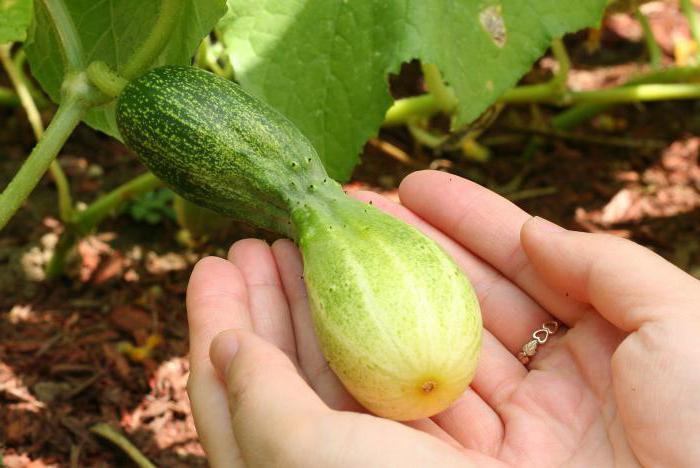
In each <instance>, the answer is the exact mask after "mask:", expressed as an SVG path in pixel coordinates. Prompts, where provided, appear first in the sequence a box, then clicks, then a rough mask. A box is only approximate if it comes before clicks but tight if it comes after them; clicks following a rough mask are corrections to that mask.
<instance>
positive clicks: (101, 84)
mask: <svg viewBox="0 0 700 468" xmlns="http://www.w3.org/2000/svg"><path fill="white" fill-rule="evenodd" d="M87 76H88V78H90V82H91V83H92V84H93V85H95V87H96V88H97V89H99V90H100V91H101V92H102V93H103V94H105V95H106V96H109V97H110V98H116V97H118V96H119V95H120V94H121V92H122V90H123V89H124V87H125V86H126V85H127V84H128V83H129V82H128V81H127V80H125V79H124V78H122V77H121V76H119V75H117V74H116V73H114V71H112V69H111V68H109V65H107V64H106V63H104V62H102V61H98V62H92V63H91V64H90V65H89V66H88V68H87Z"/></svg>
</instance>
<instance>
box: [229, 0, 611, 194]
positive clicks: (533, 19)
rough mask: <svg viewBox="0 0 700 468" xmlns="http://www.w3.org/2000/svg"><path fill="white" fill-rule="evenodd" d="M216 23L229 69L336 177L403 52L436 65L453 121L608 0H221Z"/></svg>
mask: <svg viewBox="0 0 700 468" xmlns="http://www.w3.org/2000/svg"><path fill="white" fill-rule="evenodd" d="M228 3H229V10H230V13H229V14H228V15H227V16H226V17H225V18H224V19H223V20H222V21H221V22H220V24H219V28H218V29H219V31H220V35H221V37H222V40H223V41H224V43H225V45H226V46H227V48H228V49H229V52H230V56H231V61H232V63H233V65H234V69H235V71H236V78H237V79H238V80H239V81H240V82H241V83H242V85H243V86H244V87H246V88H247V89H248V90H250V91H251V92H252V93H253V94H255V95H257V96H258V97H260V98H262V99H264V100H265V101H267V102H268V103H269V104H271V105H272V106H273V107H275V108H277V109H278V110H279V111H281V112H282V113H283V114H285V115H286V116H287V117H288V118H289V119H291V120H292V121H293V122H294V123H295V124H296V125H297V126H298V127H299V128H300V129H301V131H302V132H303V133H304V134H305V135H306V136H307V137H308V138H309V139H310V140H311V142H312V143H313V145H314V146H315V148H316V149H317V150H318V152H319V155H320V156H321V158H322V159H323V161H324V163H325V165H326V168H327V170H328V171H329V173H330V174H331V176H333V177H335V178H336V179H341V180H344V179H347V178H348V177H349V176H350V174H351V172H352V169H353V167H354V166H355V164H356V163H357V160H358V158H357V155H358V153H359V152H360V150H361V147H362V145H363V144H364V143H365V141H367V139H368V138H369V137H371V136H372V135H374V134H376V132H377V129H378V128H379V126H380V125H381V123H382V121H383V118H384V114H385V112H386V110H387V108H388V107H389V105H390V103H391V102H392V101H391V97H390V95H389V92H388V89H387V75H388V74H389V73H392V72H396V71H397V70H398V68H399V66H400V64H401V63H402V62H404V61H407V60H410V59H413V58H420V59H421V60H422V61H423V62H424V63H432V64H435V65H436V66H437V67H438V68H439V69H440V70H441V71H442V73H443V76H444V77H445V79H446V80H447V81H448V82H449V83H450V85H451V86H452V88H453V89H454V92H455V94H456V96H457V98H458V99H459V106H458V117H457V124H463V123H467V122H469V121H471V120H473V119H475V118H476V117H478V116H479V115H480V114H481V113H482V112H483V111H484V110H485V109H486V108H488V106H489V105H491V104H492V103H493V102H494V101H495V100H496V99H497V98H498V97H499V96H500V95H501V94H502V93H503V92H504V91H506V90H507V89H509V88H511V87H512V86H513V85H515V84H516V83H517V81H518V79H519V78H520V77H521V76H522V75H523V74H524V73H525V72H527V71H528V70H529V69H530V67H531V66H532V63H533V62H534V61H535V60H537V59H538V58H539V57H540V56H541V55H542V54H543V53H544V52H545V50H546V49H547V47H548V46H549V44H550V42H551V40H552V39H554V38H557V37H560V36H562V35H563V34H564V33H566V32H568V31H574V30H578V29H580V28H583V27H585V26H591V25H595V24H597V22H598V21H599V20H600V17H601V15H602V12H603V9H604V8H605V5H606V3H607V0H575V1H574V0H501V1H498V0H430V1H425V0H387V1H383V2H374V1H347V0H308V1H304V2H300V1H298V0H258V1H255V2H251V1H248V0H229V1H228Z"/></svg>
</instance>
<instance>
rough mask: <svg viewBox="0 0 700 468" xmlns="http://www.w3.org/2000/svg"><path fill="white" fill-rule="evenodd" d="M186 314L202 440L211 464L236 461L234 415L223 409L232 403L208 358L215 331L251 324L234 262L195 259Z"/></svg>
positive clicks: (194, 399)
mask: <svg viewBox="0 0 700 468" xmlns="http://www.w3.org/2000/svg"><path fill="white" fill-rule="evenodd" d="M187 317H188V322H189V330H190V376H189V379H188V382H187V392H188V394H189V396H190V401H191V406H192V415H193V417H194V420H195V424H196V426H197V434H198V435H199V440H200V442H201V444H202V446H203V447H204V450H205V452H206V453H207V456H208V458H209V461H210V463H211V465H212V466H215V467H219V466H237V464H236V463H235V461H236V458H237V457H238V454H239V451H238V447H237V445H236V441H235V438H234V436H233V431H232V429H231V421H230V419H229V417H228V415H227V414H226V413H225V412H222V411H221V409H222V408H226V407H227V404H228V402H227V396H226V391H225V388H224V386H223V385H222V383H221V380H220V379H219V378H218V377H217V376H216V373H215V372H214V368H213V367H212V365H211V362H210V361H209V346H210V345H211V342H212V340H213V339H214V337H215V336H216V335H218V334H219V333H221V332H222V331H223V330H227V329H229V328H234V327H235V328H248V329H249V328H250V317H249V316H248V298H247V292H246V288H245V281H244V280H243V277H242V275H241V273H240V272H239V271H238V269H237V268H236V267H235V266H234V265H232V264H231V263H230V262H228V261H226V260H224V259H222V258H216V257H207V258H204V259H202V260H200V261H199V262H198V263H197V264H196V265H195V267H194V269H193V271H192V275H191V277H190V282H189V284H188V287H187ZM238 466H241V465H240V464H238Z"/></svg>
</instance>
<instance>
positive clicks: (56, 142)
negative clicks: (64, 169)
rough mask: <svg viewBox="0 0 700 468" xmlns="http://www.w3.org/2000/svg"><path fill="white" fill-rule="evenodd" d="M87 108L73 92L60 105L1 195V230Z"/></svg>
mask: <svg viewBox="0 0 700 468" xmlns="http://www.w3.org/2000/svg"><path fill="white" fill-rule="evenodd" d="M88 107H89V103H88V102H87V101H85V100H84V99H82V97H76V96H73V95H68V96H66V98H65V99H64V100H63V102H61V105H60V106H58V110H57V111H56V115H54V117H53V119H52V120H51V123H50V124H49V126H48V128H47V129H46V132H45V133H44V136H43V137H42V138H41V140H39V142H38V143H37V144H36V146H35V147H34V149H33V150H32V152H31V153H30V154H29V157H28V158H27V160H26V161H25V162H24V164H22V167H21V168H20V169H19V171H17V174H15V176H14V178H13V179H12V180H11V181H10V183H9V184H8V185H7V187H6V188H5V190H4V191H3V192H2V193H1V194H0V230H1V229H2V228H3V227H5V225H6V224H7V222H8V221H9V220H10V218H11V217H12V215H13V214H14V213H15V212H16V211H17V210H18V209H19V207H20V206H21V205H22V202H23V201H24V200H25V199H26V198H27V197H28V196H29V194H30V193H31V192H32V190H34V187H36V184H37V183H39V180H41V177H42V176H43V175H44V173H45V172H46V170H47V169H48V168H49V166H50V165H51V162H52V161H53V160H54V159H55V157H56V155H57V154H58V152H59V151H60V150H61V148H62V147H63V144H64V143H65V142H66V140H67V139H68V137H69V136H70V134H71V133H72V132H73V130H74V129H75V127H76V126H77V125H78V123H80V120H81V119H82V118H83V115H85V112H86V111H87V109H88Z"/></svg>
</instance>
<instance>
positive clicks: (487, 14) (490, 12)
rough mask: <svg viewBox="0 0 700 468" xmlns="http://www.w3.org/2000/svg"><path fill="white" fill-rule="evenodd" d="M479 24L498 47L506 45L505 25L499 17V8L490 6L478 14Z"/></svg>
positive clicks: (501, 17)
mask: <svg viewBox="0 0 700 468" xmlns="http://www.w3.org/2000/svg"><path fill="white" fill-rule="evenodd" d="M479 22H480V23H481V25H482V26H483V27H484V29H485V30H486V32H487V33H488V34H489V36H491V39H492V40H493V42H494V44H496V45H497V46H498V47H503V46H504V45H506V38H507V33H506V24H505V22H504V21H503V15H501V6H500V5H492V6H490V7H488V8H486V9H485V10H482V12H481V13H479Z"/></svg>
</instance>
